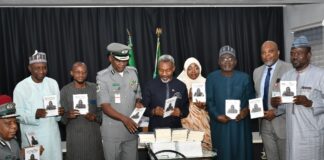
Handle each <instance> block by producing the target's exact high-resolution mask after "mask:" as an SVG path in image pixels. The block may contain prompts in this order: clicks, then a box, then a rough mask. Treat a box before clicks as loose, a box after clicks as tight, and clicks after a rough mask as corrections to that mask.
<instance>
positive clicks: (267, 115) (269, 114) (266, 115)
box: [263, 109, 276, 121]
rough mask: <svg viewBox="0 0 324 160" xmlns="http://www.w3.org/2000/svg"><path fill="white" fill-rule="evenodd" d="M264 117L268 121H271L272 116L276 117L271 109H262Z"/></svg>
mask: <svg viewBox="0 0 324 160" xmlns="http://www.w3.org/2000/svg"><path fill="white" fill-rule="evenodd" d="M263 118H264V119H266V120H268V121H272V120H273V119H274V118H276V114H275V112H274V110H273V109H270V110H268V111H264V117H263Z"/></svg>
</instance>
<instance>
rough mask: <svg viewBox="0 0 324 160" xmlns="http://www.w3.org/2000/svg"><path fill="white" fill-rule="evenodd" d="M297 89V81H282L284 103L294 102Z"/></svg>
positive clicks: (282, 100) (282, 99) (281, 89)
mask: <svg viewBox="0 0 324 160" xmlns="http://www.w3.org/2000/svg"><path fill="white" fill-rule="evenodd" d="M296 91H297V82H296V81H281V82H280V94H281V102H282V103H293V101H294V96H295V95H296Z"/></svg>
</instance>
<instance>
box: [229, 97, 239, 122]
mask: <svg viewBox="0 0 324 160" xmlns="http://www.w3.org/2000/svg"><path fill="white" fill-rule="evenodd" d="M240 105H241V101H240V100H229V99H227V100H225V114H226V116H227V117H229V118H230V119H236V116H237V115H238V114H239V113H240V110H241V107H240Z"/></svg>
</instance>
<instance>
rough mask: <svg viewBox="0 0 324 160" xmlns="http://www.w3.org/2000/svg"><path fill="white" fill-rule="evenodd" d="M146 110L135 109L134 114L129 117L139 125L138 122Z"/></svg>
mask: <svg viewBox="0 0 324 160" xmlns="http://www.w3.org/2000/svg"><path fill="white" fill-rule="evenodd" d="M145 110H146V108H145V107H143V108H135V109H134V111H133V112H132V114H131V115H130V116H129V117H130V118H131V119H132V120H133V121H134V122H135V123H137V124H138V122H139V121H140V120H141V118H142V116H143V114H144V112H145Z"/></svg>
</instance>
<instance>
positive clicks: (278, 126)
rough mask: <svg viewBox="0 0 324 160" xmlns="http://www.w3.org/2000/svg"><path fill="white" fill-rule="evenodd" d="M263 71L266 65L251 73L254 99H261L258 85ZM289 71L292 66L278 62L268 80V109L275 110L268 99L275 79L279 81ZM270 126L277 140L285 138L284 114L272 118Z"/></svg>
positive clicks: (260, 90)
mask: <svg viewBox="0 0 324 160" xmlns="http://www.w3.org/2000/svg"><path fill="white" fill-rule="evenodd" d="M265 69H266V65H262V66H260V67H258V68H256V69H255V70H254V72H253V81H254V88H255V93H256V97H261V92H262V90H263V88H260V85H261V79H262V74H263V71H264V70H265ZM290 69H292V65H291V64H290V63H287V62H284V61H282V60H278V63H277V65H276V68H275V70H274V71H273V75H272V78H271V80H270V86H269V92H268V95H269V97H268V106H269V109H275V108H273V107H272V106H271V104H270V99H271V95H272V90H273V88H274V86H275V83H276V81H277V79H278V78H279V79H281V77H282V75H283V74H284V73H286V72H287V71H288V70H290ZM275 110H276V109H275ZM276 111H277V110H276ZM271 124H272V126H273V128H274V130H275V133H276V134H277V135H278V136H279V138H285V137H286V116H285V114H283V115H280V116H278V117H276V118H274V119H273V120H272V121H271ZM261 129H262V128H261ZM261 132H262V131H261Z"/></svg>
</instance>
